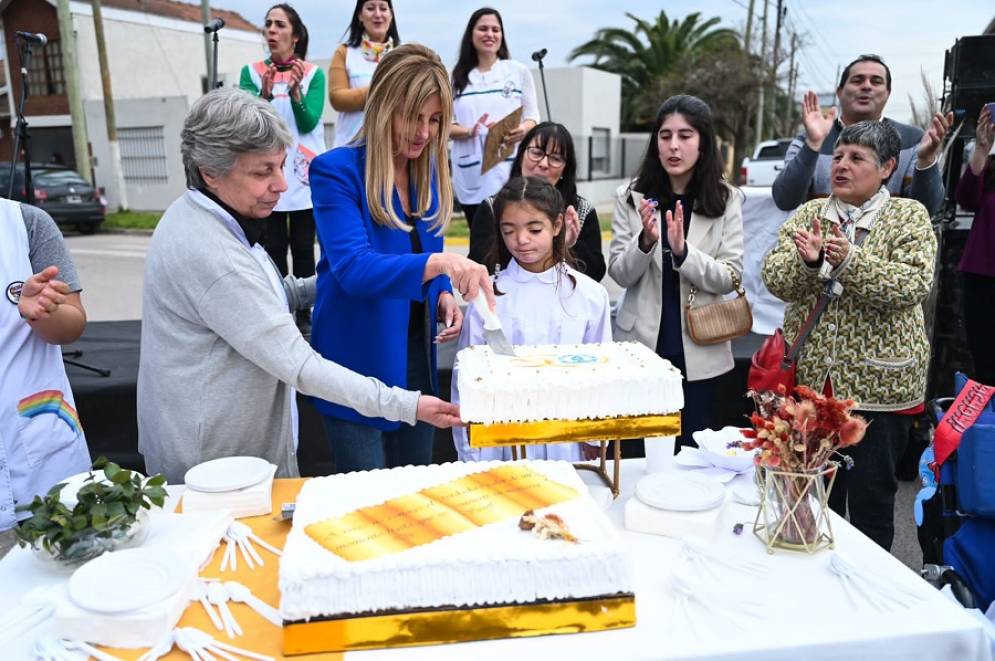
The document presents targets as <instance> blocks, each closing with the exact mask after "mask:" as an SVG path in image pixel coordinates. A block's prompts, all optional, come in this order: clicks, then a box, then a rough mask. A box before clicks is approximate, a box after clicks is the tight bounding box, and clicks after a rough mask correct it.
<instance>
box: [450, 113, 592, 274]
mask: <svg viewBox="0 0 995 661" xmlns="http://www.w3.org/2000/svg"><path fill="white" fill-rule="evenodd" d="M522 144H523V145H524V147H523V148H522V149H519V150H518V154H517V155H516V156H515V160H514V162H513V163H512V164H511V178H512V179H514V178H515V177H539V178H540V179H544V180H546V181H547V182H548V183H549V184H551V185H553V186H555V187H556V190H558V191H559V192H560V195H561V196H562V197H563V200H564V203H565V204H566V210H565V212H564V214H563V216H564V226H565V227H564V241H565V244H566V247H567V248H568V249H569V250H570V252H571V253H572V258H573V260H572V261H573V264H572V265H573V266H574V267H575V268H576V269H577V270H578V271H580V272H581V273H584V274H585V275H587V276H588V277H589V278H591V279H592V280H594V281H595V282H600V281H601V279H602V278H603V277H605V256H604V255H603V254H602V252H601V226H600V223H599V221H598V212H597V211H596V210H595V209H594V205H593V204H591V203H590V202H588V201H587V199H585V198H583V197H581V196H580V195H578V194H577V152H576V151H575V150H574V141H573V138H572V137H571V136H570V131H568V130H567V128H566V127H565V126H563V125H562V124H556V123H555V122H543V123H541V124H537V125H536V126H534V127H532V129H531V130H530V131H529V132H528V133H526V134H525V138H524V139H523V140H522ZM493 199H494V198H493V196H490V197H487V198H486V199H485V200H484V202H483V203H482V204H481V205H480V206H479V207H478V208H477V215H476V216H475V217H474V219H473V224H472V225H470V253H469V255H468V256H469V258H470V259H472V260H473V261H475V262H479V263H481V264H484V263H485V262H484V259H485V258H486V256H487V250H488V247H489V246H490V245H491V242H492V240H493V238H494V232H495V227H496V224H495V222H494V207H493ZM500 266H501V268H505V267H507V266H508V260H507V259H504V260H502V261H501V264H500Z"/></svg>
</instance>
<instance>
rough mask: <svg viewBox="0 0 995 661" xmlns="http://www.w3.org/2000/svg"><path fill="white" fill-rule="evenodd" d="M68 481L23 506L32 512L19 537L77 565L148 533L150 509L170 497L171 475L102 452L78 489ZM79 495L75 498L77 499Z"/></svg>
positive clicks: (39, 552) (46, 553)
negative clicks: (131, 466) (148, 473)
mask: <svg viewBox="0 0 995 661" xmlns="http://www.w3.org/2000/svg"><path fill="white" fill-rule="evenodd" d="M66 485H67V482H65V481H64V482H60V483H59V484H56V485H55V486H53V487H52V488H51V489H49V491H48V493H47V494H45V496H35V498H34V500H33V501H31V503H29V504H26V505H20V506H18V508H17V510H18V511H26V512H30V513H31V516H30V517H29V518H27V519H25V520H23V521H21V522H20V523H19V524H18V525H17V527H16V528H15V529H14V532H15V535H16V536H17V543H18V544H19V545H21V546H22V547H31V548H32V549H33V550H34V551H35V553H36V555H37V556H38V557H40V558H42V559H44V560H50V561H54V562H56V563H59V564H64V565H67V566H76V565H79V564H82V563H84V562H86V561H87V560H90V559H92V558H95V557H97V556H99V555H101V554H103V553H105V552H107V551H113V550H115V549H119V548H124V547H127V546H136V545H138V544H140V543H141V542H142V541H143V540H144V538H145V536H146V534H147V533H148V519H149V511H150V510H151V509H152V507H153V506H154V507H162V506H163V503H165V502H166V478H165V477H164V476H162V475H156V476H154V477H150V478H143V477H142V475H141V474H139V473H137V472H135V471H130V470H127V469H124V468H121V467H120V466H118V465H117V464H115V463H113V462H110V461H107V459H106V458H104V457H100V458H99V459H97V460H96V461H95V462H93V466H92V468H91V469H90V474H89V476H87V477H86V478H85V479H84V480H83V486H81V487H79V490H78V491H77V492H76V494H75V498H74V497H73V494H67V495H63V494H62V490H63V489H64V488H65V487H66ZM74 501H75V502H74Z"/></svg>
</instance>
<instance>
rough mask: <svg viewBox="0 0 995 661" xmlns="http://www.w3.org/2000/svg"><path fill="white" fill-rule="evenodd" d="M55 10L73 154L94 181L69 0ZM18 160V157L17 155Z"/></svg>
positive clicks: (80, 169) (83, 172)
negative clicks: (60, 44)
mask: <svg viewBox="0 0 995 661" xmlns="http://www.w3.org/2000/svg"><path fill="white" fill-rule="evenodd" d="M55 11H56V13H57V14H58V16H59V41H61V42H62V69H63V75H64V76H65V78H66V96H67V97H69V115H70V116H71V117H72V122H73V152H74V153H75V154H76V170H77V171H78V172H79V173H80V174H81V175H83V178H84V179H86V180H87V181H91V182H92V181H93V169H92V168H91V167H90V140H89V138H88V137H87V135H86V114H85V113H84V112H83V97H82V96H80V91H79V69H78V67H77V64H76V32H75V30H74V29H73V15H72V14H71V13H70V12H69V0H58V3H57V4H56V6H55ZM13 158H17V154H14V155H13Z"/></svg>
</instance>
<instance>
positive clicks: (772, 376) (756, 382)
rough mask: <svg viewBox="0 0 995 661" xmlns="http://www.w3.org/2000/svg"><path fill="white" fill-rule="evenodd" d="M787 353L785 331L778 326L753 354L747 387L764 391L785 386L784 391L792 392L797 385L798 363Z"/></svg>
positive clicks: (747, 377)
mask: <svg viewBox="0 0 995 661" xmlns="http://www.w3.org/2000/svg"><path fill="white" fill-rule="evenodd" d="M787 355H788V346H787V344H786V343H785V341H784V333H783V332H782V331H781V329H780V328H778V329H777V330H776V331H774V334H773V335H770V336H768V337H766V338H764V341H763V344H761V345H760V348H759V349H757V352H756V353H755V354H753V359H752V360H751V361H750V371H749V373H748V374H747V376H746V386H747V388H749V389H750V390H753V391H756V392H763V391H765V390H777V387H778V386H784V391H785V392H788V393H790V392H791V391H792V389H793V388H794V387H795V370H796V369H797V364H796V363H795V362H794V361H789V360H788V359H787Z"/></svg>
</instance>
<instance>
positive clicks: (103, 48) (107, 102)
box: [90, 0, 128, 211]
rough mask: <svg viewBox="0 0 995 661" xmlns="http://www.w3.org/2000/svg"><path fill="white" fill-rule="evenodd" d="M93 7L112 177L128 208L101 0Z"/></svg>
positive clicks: (122, 208) (123, 207) (94, 1)
mask: <svg viewBox="0 0 995 661" xmlns="http://www.w3.org/2000/svg"><path fill="white" fill-rule="evenodd" d="M90 6H92V7H93V32H94V35H95V36H96V38H97V60H98V61H99V62H100V82H101V83H103V87H104V118H105V119H106V120H107V143H108V145H109V146H110V150H111V177H112V178H113V179H114V185H115V186H117V196H118V210H119V211H125V210H127V209H128V189H127V187H126V185H125V183H124V171H123V170H122V169H121V147H120V145H119V144H118V141H117V118H116V117H115V116H114V94H113V92H112V91H111V71H110V67H109V66H108V65H107V43H106V41H105V40H104V15H103V12H102V10H101V8H100V0H90Z"/></svg>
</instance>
